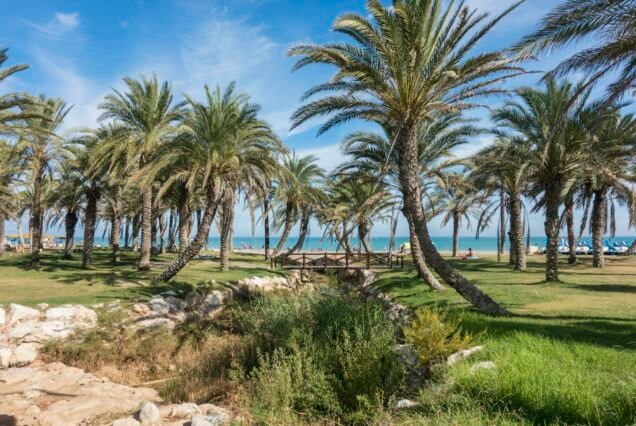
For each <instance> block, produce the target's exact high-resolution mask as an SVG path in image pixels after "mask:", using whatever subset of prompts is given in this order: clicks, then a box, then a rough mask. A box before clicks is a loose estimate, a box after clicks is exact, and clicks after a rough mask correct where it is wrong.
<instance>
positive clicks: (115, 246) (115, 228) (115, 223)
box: [110, 211, 121, 263]
mask: <svg viewBox="0 0 636 426" xmlns="http://www.w3.org/2000/svg"><path fill="white" fill-rule="evenodd" d="M111 226H112V229H111V233H110V247H111V250H112V261H113V263H119V262H120V261H121V249H120V247H119V236H120V234H121V216H120V215H119V211H116V212H114V213H113V217H112V218H111Z"/></svg>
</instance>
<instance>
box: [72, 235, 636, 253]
mask: <svg viewBox="0 0 636 426" xmlns="http://www.w3.org/2000/svg"><path fill="white" fill-rule="evenodd" d="M635 238H636V236H634V235H632V236H616V237H614V238H609V237H608V238H606V240H607V241H609V242H610V244H614V242H618V243H620V242H622V241H627V243H628V244H631V242H632V241H633V240H634V239H635ZM76 239H77V238H76ZM432 239H433V243H435V246H436V247H437V249H438V250H452V248H453V238H452V237H442V236H437V237H436V236H434V237H432ZM77 240H78V242H79V241H81V238H79V239H77ZM389 240H390V238H389V237H372V238H371V247H372V249H373V250H374V251H387V250H388V248H389ZM296 241H297V238H296V237H289V238H288V239H287V242H286V243H285V247H286V248H287V247H292V246H293V245H294V244H295V243H296ZM408 241H409V238H408V237H405V236H402V237H395V247H396V249H399V247H400V245H401V244H403V243H406V242H408ZM524 241H525V240H524ZM580 241H586V242H589V243H590V244H591V243H592V240H591V238H590V237H582V238H580ZM95 244H97V245H101V246H106V245H108V240H107V239H106V238H98V237H95ZM121 244H123V241H122V242H121ZM264 244H265V239H264V238H263V237H259V236H254V237H252V236H243V237H239V236H237V237H234V248H236V249H262V248H264ZM276 244H278V237H271V238H270V247H272V248H273V247H276ZM530 244H531V245H535V246H539V247H540V248H543V247H545V245H546V239H545V237H542V236H540V237H532V238H531V239H530ZM207 247H208V248H210V249H214V248H218V247H220V239H219V237H210V238H208V245H207ZM352 247H353V248H357V247H358V241H357V239H356V238H353V239H352ZM507 247H508V242H507V241H506V248H507ZM337 248H338V242H337V241H335V240H330V239H328V238H322V237H308V238H306V239H305V245H304V247H303V249H304V250H320V249H322V250H326V251H335V250H336V249H337ZM469 248H472V250H473V252H475V253H478V252H479V251H485V252H489V251H496V250H497V238H496V237H479V238H475V237H474V236H473V237H467V236H460V237H459V250H460V251H468V249H469Z"/></svg>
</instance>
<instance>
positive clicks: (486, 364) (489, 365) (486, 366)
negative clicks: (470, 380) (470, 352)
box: [470, 361, 496, 373]
mask: <svg viewBox="0 0 636 426" xmlns="http://www.w3.org/2000/svg"><path fill="white" fill-rule="evenodd" d="M495 367H496V365H495V363H494V362H492V361H482V362H478V363H477V364H475V365H473V366H472V367H470V372H471V373H475V372H476V371H477V370H492V369H493V368H495Z"/></svg>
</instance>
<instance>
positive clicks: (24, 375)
mask: <svg viewBox="0 0 636 426" xmlns="http://www.w3.org/2000/svg"><path fill="white" fill-rule="evenodd" d="M0 389H2V392H1V394H2V397H1V398H0V414H2V416H0V424H15V425H21V426H22V425H24V426H71V425H73V426H76V425H92V424H109V425H113V426H140V425H162V426H166V425H167V426H177V425H179V426H185V425H189V424H192V425H194V424H199V425H207V424H208V423H209V424H212V425H222V424H230V423H231V422H232V421H233V420H236V419H234V417H233V416H232V414H231V413H230V412H229V411H228V410H226V409H224V408H221V407H217V406H215V405H212V404H202V405H196V404H192V403H186V404H163V403H162V401H161V398H160V397H159V395H158V393H157V391H155V390H154V389H150V388H143V387H130V386H125V385H119V384H116V383H112V382H110V381H109V380H108V379H105V378H99V377H97V376H95V375H93V374H90V373H86V372H84V371H83V370H81V369H79V368H74V367H68V366H65V365H64V364H61V363H52V364H46V365H37V364H33V365H31V366H29V367H22V368H12V369H10V370H5V371H0ZM3 421H5V423H3ZM204 421H206V422H208V423H203V422H204Z"/></svg>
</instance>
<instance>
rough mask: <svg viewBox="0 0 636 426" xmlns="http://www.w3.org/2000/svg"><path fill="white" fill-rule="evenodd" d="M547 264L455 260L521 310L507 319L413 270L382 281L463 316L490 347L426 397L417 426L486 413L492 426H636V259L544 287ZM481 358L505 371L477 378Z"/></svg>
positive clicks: (565, 270) (404, 296)
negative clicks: (428, 284)
mask: <svg viewBox="0 0 636 426" xmlns="http://www.w3.org/2000/svg"><path fill="white" fill-rule="evenodd" d="M543 260H544V259H543V258H542V257H533V258H531V259H530V261H529V268H528V271H525V272H514V271H512V270H511V269H510V267H509V266H508V265H506V264H504V263H501V264H498V263H496V261H495V260H494V259H491V258H486V259H482V260H479V261H469V262H468V261H452V262H453V263H454V264H455V266H456V267H457V268H458V269H459V270H460V271H461V272H462V273H463V274H464V275H465V276H467V277H468V278H470V279H471V280H472V281H473V282H475V283H476V284H478V285H479V287H480V288H481V289H482V290H484V291H485V292H487V293H488V294H489V295H491V296H492V297H493V298H494V299H495V300H497V301H499V302H501V303H503V304H504V305H505V306H506V307H507V308H508V309H509V310H510V311H511V313H512V314H511V315H510V316H509V317H504V318H492V317H489V316H486V315H482V314H480V313H477V312H475V311H474V310H472V309H471V308H470V306H469V305H468V304H467V303H466V302H465V301H464V300H463V299H461V298H460V297H459V296H458V295H457V294H456V293H455V292H454V291H453V290H452V289H449V290H448V291H446V292H444V293H441V294H440V293H433V292H430V291H428V290H427V289H425V288H424V286H423V284H422V283H421V282H420V281H419V280H418V279H417V278H416V276H415V274H414V272H413V271H411V270H404V271H390V272H384V273H382V274H381V275H380V280H379V282H378V285H379V287H381V288H382V289H383V290H384V291H386V292H388V293H389V294H391V295H393V296H394V297H395V298H397V300H398V301H400V302H401V303H404V304H406V305H408V306H410V307H413V308H415V307H418V306H435V305H438V306H446V307H448V309H449V311H450V313H451V314H453V315H460V316H461V317H462V319H463V325H464V328H465V329H468V330H469V331H472V332H475V333H482V334H481V335H480V336H479V338H478V339H479V343H480V344H483V345H484V346H485V348H486V349H485V350H484V351H483V352H482V353H480V354H479V355H478V356H477V357H475V359H474V360H471V361H469V362H466V363H460V364H459V365H457V366H456V367H454V368H452V369H450V371H448V372H447V375H446V376H445V377H444V378H443V379H440V383H446V384H447V386H442V387H441V388H443V389H444V391H443V392H442V394H441V395H437V396H435V397H432V396H431V395H430V394H429V395H426V396H424V397H423V402H425V404H424V406H425V408H424V409H423V411H424V413H423V414H422V413H420V414H414V415H413V416H414V417H409V418H408V419H410V421H413V419H417V420H418V421H420V422H421V423H422V424H462V423H464V422H463V420H465V419H466V418H467V417H470V416H472V415H478V416H481V417H483V416H486V418H487V421H484V422H483V423H488V424H523V423H527V424H560V423H563V424H607V425H614V424H617V425H621V424H634V423H636V258H624V257H621V258H609V259H608V265H607V266H606V268H604V269H603V270H598V269H593V268H591V265H590V261H589V259H584V260H583V262H582V263H581V264H579V265H575V266H569V265H566V264H565V263H563V264H561V265H560V266H561V280H562V282H561V283H558V284H546V283H544V282H543ZM479 360H492V361H494V362H495V364H496V365H497V367H496V369H494V370H488V371H487V370H483V371H479V372H478V373H476V374H473V373H471V372H470V369H469V367H470V365H471V364H472V363H474V362H476V361H479ZM449 384H450V385H449ZM431 399H434V400H435V402H431ZM418 416H421V417H418ZM466 424H469V423H468V422H466Z"/></svg>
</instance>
